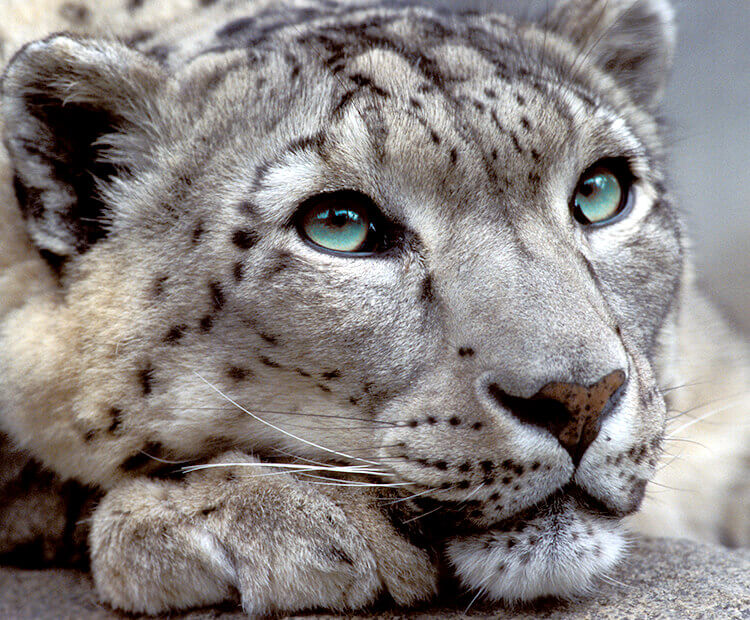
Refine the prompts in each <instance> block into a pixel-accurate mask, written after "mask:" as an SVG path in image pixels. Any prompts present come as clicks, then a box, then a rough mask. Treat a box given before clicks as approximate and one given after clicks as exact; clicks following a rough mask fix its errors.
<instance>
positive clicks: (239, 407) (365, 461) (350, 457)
mask: <svg viewBox="0 0 750 620" xmlns="http://www.w3.org/2000/svg"><path fill="white" fill-rule="evenodd" d="M193 374H195V376H196V377H198V378H199V379H200V380H201V381H203V382H204V383H205V384H206V385H207V386H208V387H210V388H211V389H212V390H214V391H215V392H216V393H217V394H219V395H220V396H221V397H223V398H224V399H226V400H227V401H228V402H230V403H232V404H233V405H234V406H235V407H237V408H238V409H239V410H240V411H244V412H245V413H246V414H247V415H249V416H250V417H251V418H253V419H254V420H257V421H258V422H260V423H261V424H265V425H266V426H268V427H269V428H272V429H274V430H276V431H278V432H280V433H282V434H283V435H286V436H287V437H291V438H292V439H296V440H297V441H299V442H301V443H304V444H306V445H308V446H312V447H313V448H318V449H319V450H323V451H324V452H330V453H331V454H337V455H338V456H343V457H344V458H346V459H354V460H357V461H362V462H364V463H369V464H370V465H377V463H375V462H374V461H368V460H367V459H363V458H360V457H358V456H352V455H350V454H346V453H344V452H339V451H338V450H333V449H331V448H326V447H325V446H321V445H319V444H316V443H314V442H312V441H308V440H306V439H302V438H301V437H298V436H297V435H295V434H293V433H290V432H288V431H285V430H284V429H283V428H279V427H278V426H276V425H275V424H271V423H270V422H267V421H266V420H264V419H263V418H261V417H260V416H257V415H255V414H254V413H253V412H252V411H249V410H247V409H245V408H244V407H243V406H242V405H240V404H239V403H237V402H236V401H234V400H232V398H230V397H229V396H227V395H226V394H224V392H222V391H221V390H220V389H219V388H217V387H216V386H215V385H213V384H212V383H211V382H209V381H207V380H206V379H204V378H203V377H202V376H201V375H199V374H198V373H197V372H195V371H193Z"/></svg>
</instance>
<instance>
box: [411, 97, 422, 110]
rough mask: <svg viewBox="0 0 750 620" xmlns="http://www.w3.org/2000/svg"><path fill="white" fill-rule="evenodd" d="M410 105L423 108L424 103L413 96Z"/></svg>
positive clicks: (418, 108) (416, 108) (419, 108)
mask: <svg viewBox="0 0 750 620" xmlns="http://www.w3.org/2000/svg"><path fill="white" fill-rule="evenodd" d="M409 105H410V106H411V107H412V108H414V109H415V110H421V109H422V104H421V103H420V102H419V100H418V99H415V98H414V97H411V98H410V99H409Z"/></svg>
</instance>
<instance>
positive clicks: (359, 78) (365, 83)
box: [349, 73, 391, 99]
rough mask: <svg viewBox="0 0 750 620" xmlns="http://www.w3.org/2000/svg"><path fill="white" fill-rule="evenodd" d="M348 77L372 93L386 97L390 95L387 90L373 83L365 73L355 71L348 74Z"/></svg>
mask: <svg viewBox="0 0 750 620" xmlns="http://www.w3.org/2000/svg"><path fill="white" fill-rule="evenodd" d="M349 79H350V80H351V81H352V82H354V83H355V84H356V85H357V86H359V87H360V88H369V89H370V90H371V91H372V92H373V93H375V94H376V95H378V96H379V97H384V98H386V99H387V98H388V97H390V96H391V95H390V93H389V92H387V91H385V90H383V89H382V88H380V87H379V86H377V85H376V84H374V83H373V81H372V80H371V79H370V78H369V77H367V76H366V75H362V74H361V73H355V74H354V75H350V76H349Z"/></svg>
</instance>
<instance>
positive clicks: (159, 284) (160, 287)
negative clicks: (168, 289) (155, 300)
mask: <svg viewBox="0 0 750 620" xmlns="http://www.w3.org/2000/svg"><path fill="white" fill-rule="evenodd" d="M168 277H169V276H159V277H158V278H156V280H154V286H153V288H152V289H151V290H152V291H153V293H154V297H161V294H162V293H163V292H164V283H165V282H166V281H167V278H168Z"/></svg>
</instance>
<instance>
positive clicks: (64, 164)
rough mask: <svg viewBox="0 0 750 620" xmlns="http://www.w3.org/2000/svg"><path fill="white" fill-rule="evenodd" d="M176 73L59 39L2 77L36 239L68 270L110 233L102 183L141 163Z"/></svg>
mask: <svg viewBox="0 0 750 620" xmlns="http://www.w3.org/2000/svg"><path fill="white" fill-rule="evenodd" d="M165 80H166V76H165V74H164V72H163V70H162V69H161V67H160V66H159V65H158V64H156V62H154V61H153V60H151V59H149V58H147V57H146V56H144V55H143V54H141V53H139V52H137V51H135V50H132V49H130V48H128V47H126V46H125V45H122V44H121V43H118V42H116V41H108V40H98V39H86V38H80V37H74V36H68V35H61V34H58V35H53V36H51V37H49V38H47V39H45V40H42V41H35V42H33V43H29V44H28V45H26V46H25V47H23V48H22V49H21V50H20V51H19V52H18V53H17V54H16V55H15V56H14V57H13V59H12V60H11V61H10V63H9V65H8V67H7V69H6V71H5V74H4V76H3V78H2V85H1V87H0V88H1V92H2V109H3V116H4V132H5V135H4V142H5V146H6V148H7V149H8V153H9V155H10V159H11V163H12V165H13V169H14V175H15V177H14V184H15V190H16V196H17V197H18V201H19V203H20V207H21V209H22V211H23V214H24V218H25V220H26V225H27V230H28V232H29V235H30V237H31V239H32V241H33V242H34V243H35V244H36V246H37V247H38V249H39V251H40V253H41V254H42V256H44V258H45V259H47V261H48V262H49V263H50V264H51V265H53V266H55V267H59V266H60V265H61V264H62V263H63V262H64V261H65V260H66V259H67V258H69V257H71V256H73V255H75V254H80V253H82V252H84V251H85V250H86V249H87V248H88V247H90V246H91V245H92V244H93V243H95V242H96V241H97V240H98V239H101V238H103V237H105V236H106V234H107V230H108V228H107V213H106V212H105V211H106V209H105V207H104V205H103V203H102V201H101V199H100V195H99V191H98V187H99V183H101V182H105V181H106V180H107V179H109V178H110V177H112V176H114V175H115V174H117V173H118V172H119V171H122V170H124V169H125V170H126V169H129V168H132V167H133V166H134V165H136V164H137V160H138V157H139V155H140V156H143V154H144V153H145V152H146V150H147V146H148V141H149V132H150V131H153V129H152V128H153V126H154V123H153V122H151V120H152V119H151V118H150V117H151V115H152V114H153V109H154V107H155V106H153V105H150V104H151V103H153V102H154V101H155V97H156V96H157V93H158V92H159V90H160V89H161V88H162V86H163V84H164V82H165Z"/></svg>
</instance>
